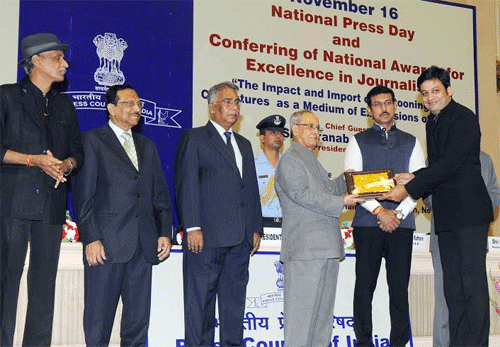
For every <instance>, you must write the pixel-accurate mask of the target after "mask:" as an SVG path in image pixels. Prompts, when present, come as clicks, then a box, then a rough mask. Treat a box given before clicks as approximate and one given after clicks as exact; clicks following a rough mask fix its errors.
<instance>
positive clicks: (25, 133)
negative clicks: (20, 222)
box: [0, 78, 83, 224]
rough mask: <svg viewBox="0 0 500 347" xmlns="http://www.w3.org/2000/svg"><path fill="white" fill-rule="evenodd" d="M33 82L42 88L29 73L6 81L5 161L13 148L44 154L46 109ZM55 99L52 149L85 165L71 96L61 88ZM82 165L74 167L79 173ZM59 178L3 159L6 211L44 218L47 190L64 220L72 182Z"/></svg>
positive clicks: (2, 113) (2, 99) (0, 97)
mask: <svg viewBox="0 0 500 347" xmlns="http://www.w3.org/2000/svg"><path fill="white" fill-rule="evenodd" d="M29 88H36V87H34V86H33V84H31V82H30V80H29V79H28V78H26V79H24V80H23V81H21V82H19V83H16V84H8V85H2V86H0V139H1V141H0V162H1V161H2V160H3V157H4V156H5V152H6V151H7V150H8V149H10V150H13V151H17V152H21V153H26V154H42V153H43V151H44V150H47V149H50V148H45V147H44V146H43V145H42V140H41V136H42V135H41V134H42V131H41V128H42V127H43V126H44V125H43V123H42V120H41V117H40V116H41V109H40V108H39V107H37V105H36V104H35V99H34V98H33V97H32V96H31V95H30V90H29ZM49 93H51V94H52V95H51V99H50V100H51V101H50V104H49V107H50V109H49V114H50V121H49V122H50V130H51V134H52V138H53V148H52V153H53V154H54V156H55V157H56V158H58V159H61V160H63V159H66V158H68V157H73V158H75V160H76V161H77V163H78V168H79V167H81V166H82V165H83V149H82V143H81V137H80V128H79V126H78V120H77V114H76V110H75V107H74V106H73V103H72V102H71V100H70V99H69V98H68V97H67V96H65V95H61V94H59V93H56V92H55V91H53V90H51V91H49ZM76 171H77V170H75V171H74V172H72V174H74V173H76ZM54 183H55V181H54V179H53V178H51V177H49V176H47V175H46V174H45V173H44V172H42V171H41V170H40V169H38V168H36V167H27V166H23V165H8V164H2V184H1V190H2V193H1V196H2V216H7V217H14V218H20V219H31V220H40V219H41V218H42V211H43V201H44V200H45V196H44V193H45V192H46V191H48V197H49V199H47V201H46V203H48V204H50V209H51V223H52V224H64V222H65V220H66V218H65V216H66V199H67V197H66V196H67V194H66V187H67V183H61V184H60V185H59V188H57V189H54V188H53V187H54Z"/></svg>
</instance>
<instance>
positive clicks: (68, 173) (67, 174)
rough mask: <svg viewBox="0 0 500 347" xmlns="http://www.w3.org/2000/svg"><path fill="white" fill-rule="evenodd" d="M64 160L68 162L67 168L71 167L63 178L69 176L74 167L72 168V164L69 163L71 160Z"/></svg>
mask: <svg viewBox="0 0 500 347" xmlns="http://www.w3.org/2000/svg"><path fill="white" fill-rule="evenodd" d="M66 160H67V161H68V162H69V166H71V167H70V169H69V171H68V172H66V173H65V174H64V176H66V177H67V176H69V175H70V174H71V171H73V169H74V166H73V163H72V162H71V160H69V159H66Z"/></svg>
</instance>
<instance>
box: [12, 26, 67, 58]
mask: <svg viewBox="0 0 500 347" xmlns="http://www.w3.org/2000/svg"><path fill="white" fill-rule="evenodd" d="M68 48H69V45H67V44H65V43H61V41H59V39H58V38H57V36H56V35H54V34H50V33H39V34H34V35H30V36H26V37H25V38H24V39H23V42H22V45H21V51H22V53H23V59H22V60H21V61H20V62H19V63H18V65H20V64H21V63H22V62H23V61H25V60H26V59H28V58H30V57H31V56H33V55H35V54H39V53H43V52H47V51H59V50H61V51H63V52H66V51H67V50H68Z"/></svg>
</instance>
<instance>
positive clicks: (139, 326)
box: [83, 243, 152, 347]
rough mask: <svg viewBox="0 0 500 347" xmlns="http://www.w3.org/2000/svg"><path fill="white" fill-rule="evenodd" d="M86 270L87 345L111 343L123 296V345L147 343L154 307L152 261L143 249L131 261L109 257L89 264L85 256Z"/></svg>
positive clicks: (121, 341)
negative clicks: (149, 261)
mask: <svg viewBox="0 0 500 347" xmlns="http://www.w3.org/2000/svg"><path fill="white" fill-rule="evenodd" d="M138 247H139V243H138ZM104 251H106V249H104ZM108 259H109V258H108ZM84 271H85V272H84V275H85V308H84V312H83V328H84V331H85V343H86V344H87V346H91V347H95V346H107V345H108V344H109V339H110V337H111V330H112V328H113V322H114V320H115V314H116V307H117V306H118V301H119V299H120V296H121V299H122V303H123V310H122V320H121V327H120V345H121V346H145V344H146V338H147V333H148V328H149V316H150V311H151V273H152V265H151V264H150V263H148V262H146V260H144V257H143V256H142V253H141V252H140V251H139V249H137V250H136V251H135V254H134V256H133V257H132V259H130V261H129V262H127V263H111V262H110V261H109V260H108V261H106V262H105V263H104V265H97V266H89V265H88V263H87V261H86V260H84Z"/></svg>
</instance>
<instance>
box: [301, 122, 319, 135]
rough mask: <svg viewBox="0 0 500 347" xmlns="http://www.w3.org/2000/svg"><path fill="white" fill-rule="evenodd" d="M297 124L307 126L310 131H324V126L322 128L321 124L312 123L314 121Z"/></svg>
mask: <svg viewBox="0 0 500 347" xmlns="http://www.w3.org/2000/svg"><path fill="white" fill-rule="evenodd" d="M296 125H303V126H306V127H307V129H309V130H310V131H313V130H318V132H319V133H320V132H322V131H323V128H320V126H319V125H315V124H312V123H309V124H296Z"/></svg>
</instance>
